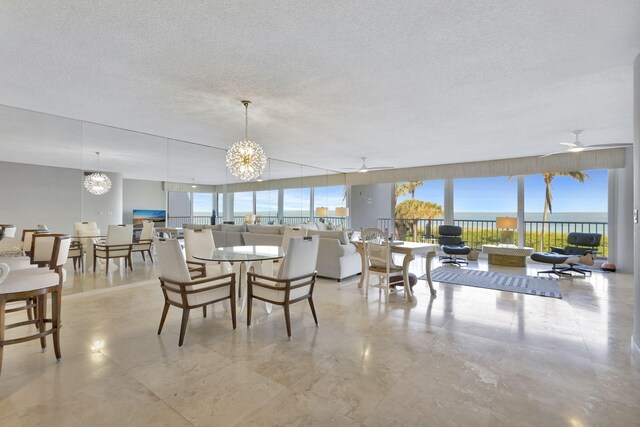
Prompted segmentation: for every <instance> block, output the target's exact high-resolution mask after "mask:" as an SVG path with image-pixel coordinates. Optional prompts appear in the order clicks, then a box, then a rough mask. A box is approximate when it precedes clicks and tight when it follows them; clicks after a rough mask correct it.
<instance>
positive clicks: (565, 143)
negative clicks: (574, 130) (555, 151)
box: [560, 142, 577, 147]
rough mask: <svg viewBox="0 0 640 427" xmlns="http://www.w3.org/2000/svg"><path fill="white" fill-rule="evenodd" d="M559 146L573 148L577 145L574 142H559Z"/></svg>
mask: <svg viewBox="0 0 640 427" xmlns="http://www.w3.org/2000/svg"><path fill="white" fill-rule="evenodd" d="M560 145H565V146H567V147H575V146H577V144H576V143H575V142H561V143H560Z"/></svg>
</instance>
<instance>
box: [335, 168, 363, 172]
mask: <svg viewBox="0 0 640 427" xmlns="http://www.w3.org/2000/svg"><path fill="white" fill-rule="evenodd" d="M340 169H342V170H350V171H359V170H360V169H362V168H340Z"/></svg>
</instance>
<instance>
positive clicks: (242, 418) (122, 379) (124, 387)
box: [0, 260, 640, 426]
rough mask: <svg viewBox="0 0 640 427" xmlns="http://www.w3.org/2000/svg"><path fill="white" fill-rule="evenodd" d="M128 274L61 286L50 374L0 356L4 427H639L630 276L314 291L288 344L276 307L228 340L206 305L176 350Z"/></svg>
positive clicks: (78, 278)
mask: <svg viewBox="0 0 640 427" xmlns="http://www.w3.org/2000/svg"><path fill="white" fill-rule="evenodd" d="M414 264H415V266H414V267H415V269H416V271H415V272H416V273H417V274H421V273H422V271H421V270H423V269H424V267H422V266H421V264H420V263H417V262H416V263H414ZM471 267H474V268H478V265H472V266H471ZM134 268H135V270H136V271H135V272H134V273H129V272H122V271H120V270H119V269H116V270H115V271H114V272H112V273H110V276H106V275H105V274H104V272H102V273H97V274H96V275H95V276H94V275H93V274H85V275H80V274H77V273H76V274H75V275H73V274H70V280H69V283H68V285H67V287H66V289H65V296H64V297H63V320H64V328H63V331H62V351H63V359H62V361H61V362H59V363H56V361H55V358H54V356H53V351H52V349H50V350H48V351H47V352H46V353H45V354H41V353H40V350H39V344H38V343H37V342H36V341H32V342H29V343H25V344H21V345H15V346H10V347H8V348H6V349H5V357H4V367H3V372H2V376H0V425H1V426H20V425H25V426H26V425H28V426H35V425H49V426H53V425H60V426H74V425H78V426H87V425H92V426H98V425H118V426H133V425H168V426H181V425H205V426H206V425H212V426H213V425H221V426H226V425H332V426H337V425H403V426H408V425H421V426H422V425H434V426H440V425H470V426H528V425H534V426H609V425H619V426H633V425H640V368H638V367H637V366H635V365H634V364H633V362H632V360H631V359H630V354H629V344H630V336H631V328H632V326H631V325H632V318H633V298H632V296H633V278H632V276H630V275H623V274H601V273H595V274H594V275H593V277H592V278H590V279H587V280H582V279H573V280H562V281H561V288H562V291H563V293H564V299H563V300H556V299H549V298H541V297H535V296H526V295H518V294H512V293H506V292H496V291H491V290H486V289H477V288H471V287H463V286H453V285H447V284H440V283H436V289H437V290H438V296H437V297H436V298H435V299H432V298H430V296H429V294H428V292H427V290H426V286H425V283H424V282H419V283H418V285H417V287H416V294H417V300H416V301H415V302H414V303H412V304H407V303H406V302H405V301H404V300H403V299H402V295H401V294H400V295H392V297H391V301H390V303H389V304H385V303H384V301H383V300H380V299H379V297H378V292H377V290H375V291H371V292H370V296H369V299H368V300H367V299H365V298H364V297H363V293H362V290H361V289H359V288H358V287H357V285H356V284H357V280H358V278H357V277H356V278H354V279H351V280H347V281H344V282H343V283H337V282H335V281H330V280H324V279H321V280H320V281H319V283H318V286H317V288H316V293H315V300H316V305H317V309H318V316H319V320H320V327H319V328H316V327H315V326H314V324H313V319H312V317H311V314H310V312H309V309H308V306H307V305H306V304H298V305H297V306H296V307H295V309H293V310H292V311H293V341H291V342H289V341H287V339H286V331H285V327H284V319H283V315H282V310H281V309H279V308H277V307H276V308H274V311H273V313H272V314H270V315H267V314H266V313H264V312H263V311H262V310H260V309H259V308H256V309H255V310H254V312H255V320H254V325H253V326H252V328H251V329H247V328H246V317H245V315H243V316H241V317H240V318H239V324H238V329H236V330H235V331H234V330H233V329H232V327H231V321H230V319H229V318H228V317H227V316H226V315H225V313H224V311H223V310H222V309H221V308H218V309H217V310H216V311H215V313H214V314H213V315H210V316H209V317H208V318H206V319H203V318H202V314H201V312H199V311H196V312H193V313H192V317H191V320H190V324H189V328H188V332H187V337H186V343H185V345H184V346H183V347H182V348H178V345H177V343H178V335H177V333H178V329H179V322H180V318H179V314H180V313H179V312H178V311H177V310H173V309H172V310H171V311H170V315H169V319H168V321H167V324H166V325H165V329H164V331H163V333H162V335H161V336H157V335H156V330H157V326H158V320H159V317H160V313H161V308H162V295H161V292H160V289H159V287H158V284H157V282H156V281H154V280H151V279H152V278H154V277H155V275H156V273H155V271H154V268H153V267H152V266H151V265H150V264H147V265H146V266H145V265H144V264H142V263H141V262H140V261H138V262H136V264H135V266H134ZM479 268H482V269H487V268H488V266H487V264H486V261H484V260H481V261H480V263H479ZM507 271H511V272H513V273H519V274H524V273H525V269H520V270H518V269H515V270H514V269H507ZM534 272H535V267H534V266H530V267H529V271H528V273H529V274H532V273H534ZM138 282H142V283H138ZM120 285H122V286H120ZM383 298H384V297H383ZM49 346H50V347H51V346H52V345H51V343H50V342H49Z"/></svg>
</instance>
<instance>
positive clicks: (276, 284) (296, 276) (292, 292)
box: [247, 236, 320, 340]
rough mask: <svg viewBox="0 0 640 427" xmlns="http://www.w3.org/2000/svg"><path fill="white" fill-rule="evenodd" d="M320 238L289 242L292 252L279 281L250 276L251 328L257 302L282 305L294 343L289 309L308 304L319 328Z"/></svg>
mask: <svg viewBox="0 0 640 427" xmlns="http://www.w3.org/2000/svg"><path fill="white" fill-rule="evenodd" d="M319 243H320V238H319V237H318V236H313V237H292V238H291V239H290V240H289V244H288V252H287V254H286V255H285V257H284V261H283V262H282V267H280V272H279V273H278V277H277V278H273V277H268V276H262V275H259V274H255V273H247V285H248V288H247V297H248V301H247V326H251V309H252V305H253V299H254V298H255V299H257V300H260V301H264V302H266V303H271V304H274V305H281V306H282V307H283V308H284V318H285V322H286V326H287V336H288V337H289V340H291V316H290V314H289V306H290V305H291V304H294V303H296V302H300V301H304V300H307V301H309V307H311V313H312V314H313V320H314V321H315V323H316V326H318V317H317V316H316V309H315V306H314V305H313V288H314V286H315V283H316V275H317V272H316V261H317V259H318V245H319Z"/></svg>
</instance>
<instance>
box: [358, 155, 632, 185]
mask: <svg viewBox="0 0 640 427" xmlns="http://www.w3.org/2000/svg"><path fill="white" fill-rule="evenodd" d="M627 150H629V151H628V152H627ZM625 154H626V155H631V150H630V149H625V148H614V149H608V150H597V151H583V152H580V153H566V154H557V155H554V156H549V157H538V156H535V157H520V158H515V159H501V160H487V161H479V162H468V163H453V164H447V165H434V166H419V167H413V168H402V169H389V170H381V171H371V172H368V173H349V174H347V175H346V182H347V185H366V184H385V183H391V182H406V181H428V180H433V179H456V178H482V177H491V176H517V175H534V174H538V173H542V172H572V171H579V170H591V169H618V168H623V167H624V158H625Z"/></svg>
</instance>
